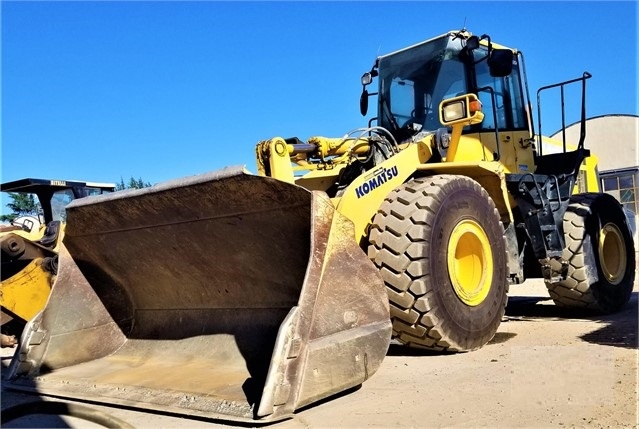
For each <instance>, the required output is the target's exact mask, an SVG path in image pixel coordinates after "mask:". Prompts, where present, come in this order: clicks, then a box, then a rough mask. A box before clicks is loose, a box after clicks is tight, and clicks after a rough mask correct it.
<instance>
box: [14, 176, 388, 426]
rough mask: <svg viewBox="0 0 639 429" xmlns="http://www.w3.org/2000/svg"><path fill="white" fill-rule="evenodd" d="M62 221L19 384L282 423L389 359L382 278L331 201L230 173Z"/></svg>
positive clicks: (97, 202)
mask: <svg viewBox="0 0 639 429" xmlns="http://www.w3.org/2000/svg"><path fill="white" fill-rule="evenodd" d="M107 214H108V215H107ZM67 215H68V219H67V227H66V233H65V238H64V242H63V245H62V246H61V249H60V253H59V269H58V276H57V279H56V282H55V284H54V287H53V289H52V292H51V296H50V298H49V301H48V303H47V305H46V307H45V309H44V311H43V312H42V313H40V315H39V316H37V317H36V318H35V319H34V320H33V321H32V322H31V323H30V324H29V325H28V326H27V328H26V329H25V334H24V335H23V343H22V344H21V346H20V347H21V348H20V350H19V351H18V353H17V354H16V356H15V357H14V359H13V361H12V363H11V368H10V370H9V377H10V379H11V381H10V385H11V387H13V388H17V389H23V390H32V391H37V392H39V393H40V394H54V395H58V396H64V397H73V398H81V399H83V400H92V401H98V402H105V403H111V404H121V405H127V406H133V407H139V408H146V409H151V410H160V411H163V412H173V413H182V414H187V415H197V416H204V417H211V418H222V419H228V420H237V421H254V420H260V421H274V420H278V419H282V418H285V417H288V416H290V415H291V414H292V413H293V411H294V410H296V409H298V408H300V407H303V406H305V405H307V404H310V403H313V402H315V401H318V400H320V399H322V398H326V397H328V396H330V395H333V394H336V393H338V392H342V391H344V390H346V389H348V388H351V387H354V386H357V385H359V384H361V383H363V382H364V381H365V380H366V379H368V378H369V377H370V376H372V375H373V374H374V373H375V371H376V370H377V369H378V367H379V365H380V363H381V362H382V359H383V358H384V356H385V354H386V351H387V349H388V346H389V343H390V338H391V322H390V314H389V304H388V299H387V295H386V290H385V287H384V283H383V280H382V278H381V276H380V274H379V272H378V270H377V268H375V266H374V265H373V263H372V262H371V261H370V260H369V259H368V257H367V256H366V254H365V253H364V252H363V251H362V250H361V249H360V248H359V246H358V245H357V244H356V242H355V239H354V229H353V224H352V222H350V221H349V220H348V219H347V218H345V217H344V216H343V215H341V214H340V213H339V212H337V211H336V210H335V208H334V206H333V204H332V203H331V201H330V200H329V199H328V197H327V196H326V195H325V194H324V193H320V192H311V191H308V190H306V189H304V188H301V187H299V186H296V185H292V184H288V183H285V182H282V181H279V180H275V179H271V178H264V177H258V176H253V175H250V174H246V173H245V172H244V171H243V170H241V169H237V168H229V169H225V170H222V171H219V172H214V173H210V174H207V175H202V176H194V177H192V178H188V179H183V180H177V181H172V182H167V183H164V184H158V185H156V186H154V187H151V188H144V189H139V190H131V191H122V192H118V193H114V194H110V195H104V196H99V197H96V198H87V199H81V200H76V201H74V202H73V203H71V205H69V206H68V207H67Z"/></svg>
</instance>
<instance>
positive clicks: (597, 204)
mask: <svg viewBox="0 0 639 429" xmlns="http://www.w3.org/2000/svg"><path fill="white" fill-rule="evenodd" d="M608 223H613V224H614V225H616V226H617V227H618V228H619V231H620V232H621V235H622V238H623V241H624V244H625V252H626V261H627V263H626V269H625V271H624V274H623V278H622V280H621V282H619V283H617V284H612V283H610V282H609V281H608V280H607V279H606V277H605V275H603V269H602V264H601V260H600V258H599V251H598V246H599V244H598V243H599V239H600V235H601V227H602V226H604V225H606V224H608ZM585 229H586V234H588V235H589V236H590V240H591V244H592V253H593V256H594V260H595V263H596V266H597V276H598V280H597V281H596V282H595V283H593V284H592V285H591V289H592V293H593V295H594V296H595V299H596V301H597V302H598V303H599V307H600V308H601V309H602V310H603V311H605V312H610V311H615V310H616V309H619V308H620V307H621V306H623V305H624V304H625V303H626V302H627V301H628V299H629V297H630V294H631V293H632V288H633V283H634V274H635V252H634V241H633V238H632V235H631V233H630V228H629V226H628V222H627V220H626V215H625V214H624V212H623V209H622V207H621V205H620V204H619V202H618V201H617V200H616V199H615V198H614V197H612V196H611V195H608V194H600V195H597V196H596V198H595V199H594V201H593V202H592V204H591V205H590V214H589V216H588V217H587V219H586V223H585Z"/></svg>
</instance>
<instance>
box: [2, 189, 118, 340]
mask: <svg viewBox="0 0 639 429" xmlns="http://www.w3.org/2000/svg"><path fill="white" fill-rule="evenodd" d="M114 190H115V184H111V183H96V182H83V181H77V180H73V181H72V180H48V179H34V178H27V179H21V180H15V181H11V182H6V183H2V184H0V191H2V192H7V193H20V194H32V195H35V196H36V197H37V199H38V204H39V208H40V210H41V214H38V215H37V217H36V216H21V217H18V218H17V219H15V220H14V221H12V222H11V224H10V225H3V226H1V227H0V249H1V251H2V265H1V268H0V305H1V306H2V307H1V308H2V332H3V334H7V335H19V334H20V333H21V331H22V329H23V328H24V325H25V323H26V322H27V321H28V320H30V319H31V318H32V317H33V316H35V315H36V313H37V312H38V311H40V310H42V308H43V307H44V305H45V303H46V301H47V298H48V297H49V292H50V290H51V285H52V283H53V280H54V278H55V275H56V271H57V264H58V262H57V259H58V258H57V254H58V248H59V244H60V243H61V242H62V237H63V236H64V224H65V217H66V216H65V209H64V207H65V206H66V205H67V204H68V203H69V202H71V201H72V200H74V199H76V198H83V197H86V196H88V195H100V194H103V193H106V192H113V191H114Z"/></svg>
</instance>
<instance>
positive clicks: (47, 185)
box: [0, 178, 115, 194]
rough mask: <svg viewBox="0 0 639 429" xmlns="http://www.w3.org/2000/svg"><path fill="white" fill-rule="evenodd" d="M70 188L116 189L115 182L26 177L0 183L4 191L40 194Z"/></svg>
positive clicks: (0, 189)
mask: <svg viewBox="0 0 639 429" xmlns="http://www.w3.org/2000/svg"><path fill="white" fill-rule="evenodd" d="M69 188H99V189H103V190H106V191H114V190H115V183H99V182H84V181H80V180H50V179H34V178H26V179H20V180H14V181H11V182H5V183H2V184H0V191H2V192H26V193H32V194H38V193H40V192H42V191H51V190H56V189H69Z"/></svg>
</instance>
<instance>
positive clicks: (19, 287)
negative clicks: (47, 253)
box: [0, 258, 53, 321]
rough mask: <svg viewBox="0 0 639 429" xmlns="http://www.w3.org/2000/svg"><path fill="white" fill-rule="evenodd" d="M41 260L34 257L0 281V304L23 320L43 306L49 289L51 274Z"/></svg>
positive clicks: (33, 314)
mask: <svg viewBox="0 0 639 429" xmlns="http://www.w3.org/2000/svg"><path fill="white" fill-rule="evenodd" d="M42 261H43V259H42V258H36V259H34V260H33V261H31V262H30V263H29V264H28V265H27V266H26V267H25V268H24V269H22V270H21V271H20V272H18V273H17V274H16V275H14V276H12V277H10V278H8V279H6V280H4V281H3V282H2V283H0V304H1V305H2V307H4V308H6V309H7V310H9V311H10V312H11V313H13V314H14V315H16V316H18V317H20V318H21V319H24V320H25V321H28V320H30V319H31V318H33V316H35V315H36V314H37V313H38V311H40V310H42V309H43V308H44V305H45V304H46V302H47V298H48V297H49V293H50V291H51V280H52V276H53V274H51V273H50V272H48V271H46V270H45V269H44V268H43V266H42Z"/></svg>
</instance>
